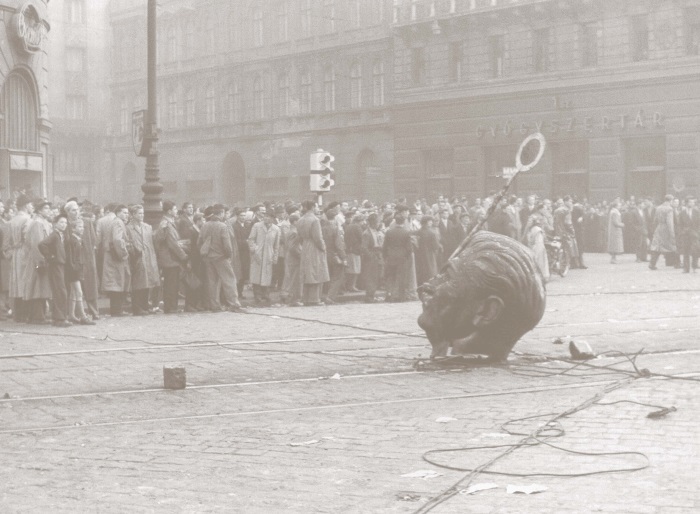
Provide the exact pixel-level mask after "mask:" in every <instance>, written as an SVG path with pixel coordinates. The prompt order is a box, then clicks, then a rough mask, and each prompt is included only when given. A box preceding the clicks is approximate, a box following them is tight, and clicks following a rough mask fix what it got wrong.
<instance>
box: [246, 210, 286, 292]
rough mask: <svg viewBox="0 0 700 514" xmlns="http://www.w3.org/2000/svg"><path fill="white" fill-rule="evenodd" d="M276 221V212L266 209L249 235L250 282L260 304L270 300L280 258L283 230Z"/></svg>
mask: <svg viewBox="0 0 700 514" xmlns="http://www.w3.org/2000/svg"><path fill="white" fill-rule="evenodd" d="M261 209H265V208H264V207H262V208H261ZM274 221H275V214H274V213H273V212H269V211H266V212H265V213H264V215H263V220H262V221H258V222H257V223H256V224H255V225H253V229H252V230H251V231H250V236H249V237H248V247H249V248H250V283H251V284H253V295H254V297H255V301H256V302H257V303H259V304H268V303H269V302H270V285H271V284H272V276H273V270H274V268H275V265H276V264H277V259H278V258H279V250H280V237H281V232H280V229H279V227H278V226H277V225H275V223H274Z"/></svg>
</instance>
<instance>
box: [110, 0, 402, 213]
mask: <svg viewBox="0 0 700 514" xmlns="http://www.w3.org/2000/svg"><path fill="white" fill-rule="evenodd" d="M145 6H146V2H145V1H144V0H114V1H112V3H111V11H110V23H111V27H112V34H113V41H114V43H113V49H114V53H113V67H114V70H113V75H112V80H111V97H112V120H113V123H112V126H111V136H110V138H109V145H108V146H109V156H110V163H109V172H108V173H109V176H110V177H111V178H112V180H110V181H108V182H107V184H108V185H109V186H111V188H112V189H111V191H105V193H109V195H112V197H113V198H123V199H125V200H127V201H134V200H138V199H140V198H141V196H142V193H141V190H140V186H141V184H142V183H143V180H144V179H143V177H144V160H143V159H141V158H138V157H136V156H135V152H134V150H133V147H132V142H131V116H132V112H134V111H137V110H139V109H145V108H146V105H145V102H146V58H145V57H146V55H145V51H146V20H145V14H146V9H145ZM390 16H391V7H390V3H389V2H387V1H386V0H377V1H370V0H358V1H346V0H343V1H340V0H324V1H316V0H313V1H312V0H294V1H290V0H286V1H285V0H264V1H253V2H250V1H242V0H235V1H231V0H207V1H205V0H168V1H163V2H161V3H160V4H159V9H158V54H159V59H158V60H159V64H158V102H159V105H158V114H159V126H160V130H161V134H160V141H159V150H160V168H161V173H160V174H161V182H162V183H163V185H164V193H163V195H164V198H173V199H176V200H178V201H184V200H193V201H195V202H197V203H198V204H201V203H206V202H210V201H213V200H223V201H225V202H227V203H229V204H231V205H243V204H246V203H250V202H252V201H258V200H272V199H275V200H280V199H285V198H294V199H297V200H298V199H300V198H305V197H311V195H310V193H309V155H310V153H311V152H313V151H315V150H317V149H319V148H323V149H324V150H326V151H329V152H331V153H332V154H333V155H334V156H335V163H334V168H335V170H336V172H335V175H334V179H335V182H336V185H335V187H334V189H333V191H332V192H331V193H328V194H326V196H325V197H326V198H327V199H332V198H334V197H336V198H340V197H358V198H369V199H373V200H379V199H381V198H390V197H392V196H393V194H394V191H393V185H394V184H393V179H392V169H393V137H392V129H391V124H390V106H391V105H390V99H391V98H392V92H391V91H392V85H393V70H392V67H393V56H392V51H391V44H392V32H391V17H390Z"/></svg>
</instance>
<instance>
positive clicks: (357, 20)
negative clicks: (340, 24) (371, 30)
mask: <svg viewBox="0 0 700 514" xmlns="http://www.w3.org/2000/svg"><path fill="white" fill-rule="evenodd" d="M348 9H349V10H350V26H351V27H352V28H354V29H356V28H359V27H360V26H361V25H362V12H361V9H362V7H361V5H360V0H350V1H349V2H348Z"/></svg>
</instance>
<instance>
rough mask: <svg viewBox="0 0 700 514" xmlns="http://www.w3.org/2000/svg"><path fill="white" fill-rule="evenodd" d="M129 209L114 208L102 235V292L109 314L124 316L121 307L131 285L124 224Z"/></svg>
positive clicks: (119, 206) (124, 207)
mask: <svg viewBox="0 0 700 514" xmlns="http://www.w3.org/2000/svg"><path fill="white" fill-rule="evenodd" d="M128 219H129V209H127V207H126V205H117V206H116V207H115V208H114V218H113V219H112V223H111V224H110V225H109V227H105V229H104V232H103V233H102V248H103V251H104V261H103V265H102V290H103V291H104V292H105V293H107V296H108V297H109V314H110V315H111V316H114V317H118V316H124V312H123V306H124V299H125V298H126V293H127V291H129V286H130V284H131V270H130V269H129V251H128V241H127V236H126V222H127V220H128Z"/></svg>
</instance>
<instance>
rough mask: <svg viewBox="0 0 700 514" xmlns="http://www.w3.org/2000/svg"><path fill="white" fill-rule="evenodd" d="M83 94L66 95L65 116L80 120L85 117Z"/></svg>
mask: <svg viewBox="0 0 700 514" xmlns="http://www.w3.org/2000/svg"><path fill="white" fill-rule="evenodd" d="M85 104H86V101H85V95H68V96H66V118H68V119H69V120H82V119H84V118H85Z"/></svg>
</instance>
